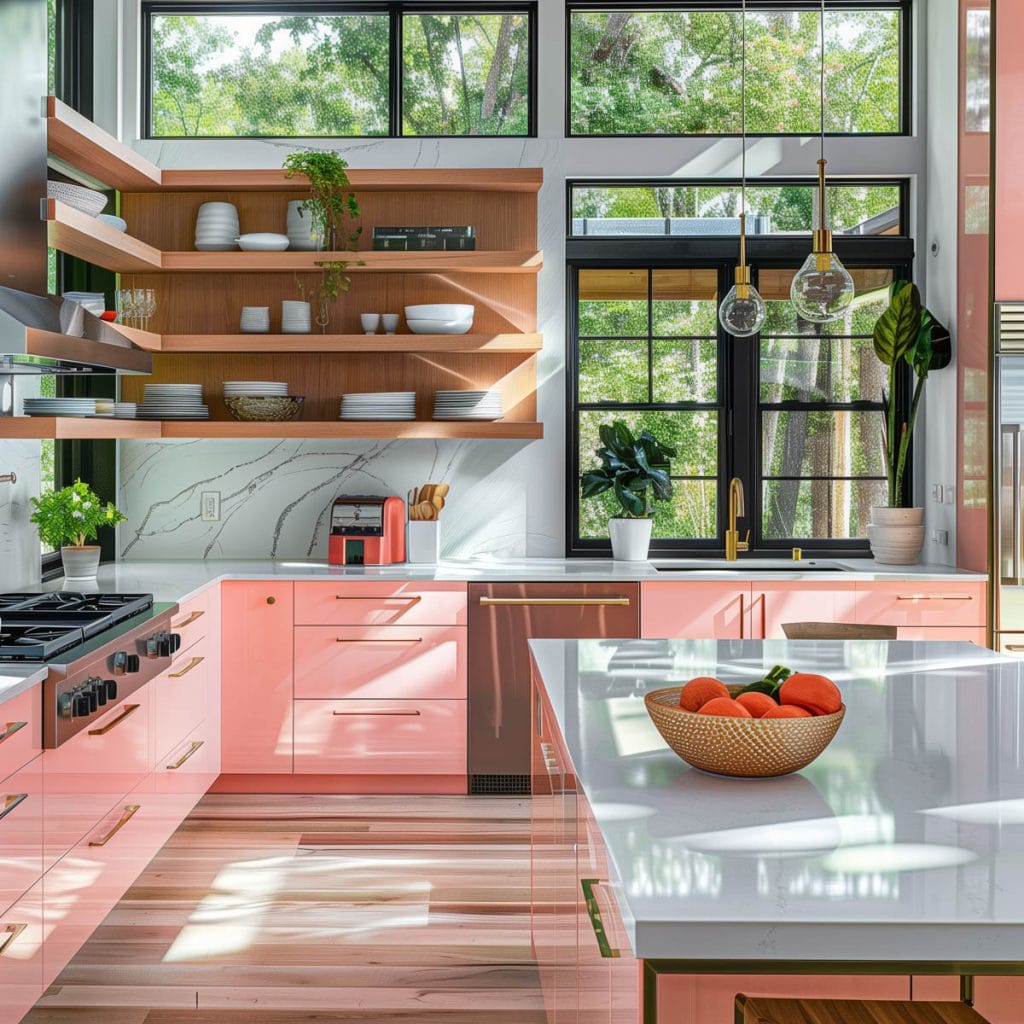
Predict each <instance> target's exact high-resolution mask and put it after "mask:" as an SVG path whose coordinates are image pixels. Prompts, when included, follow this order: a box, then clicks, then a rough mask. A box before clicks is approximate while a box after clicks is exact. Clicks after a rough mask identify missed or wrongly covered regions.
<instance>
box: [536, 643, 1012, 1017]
mask: <svg viewBox="0 0 1024 1024" xmlns="http://www.w3.org/2000/svg"><path fill="white" fill-rule="evenodd" d="M531 651H532V655H533V659H534V671H535V702H536V703H535V727H536V729H535V731H536V735H535V739H534V750H535V754H534V792H535V796H534V802H535V813H534V836H535V870H534V878H535V885H536V893H535V897H536V902H537V903H538V905H539V906H540V907H541V908H542V910H541V911H540V912H538V913H537V915H536V916H535V935H534V940H535V946H536V947H537V956H538V961H539V963H540V965H541V973H542V979H543V980H544V982H545V1000H546V1003H547V1004H548V1006H549V1009H551V1008H554V1009H555V1010H556V1011H559V1012H556V1016H557V1017H558V1018H559V1019H561V1017H560V1015H559V1014H560V1013H564V1012H565V1001H566V999H567V998H569V999H570V1001H571V997H569V995H568V993H569V992H570V991H571V989H572V988H573V987H575V988H576V989H577V991H578V995H577V997H576V1001H577V1012H578V1014H579V1019H580V1020H583V1019H587V1020H590V1019H593V1013H594V1011H595V1006H594V1005H587V1001H588V999H589V998H591V994H592V993H593V991H594V988H595V985H596V986H597V988H598V989H600V991H601V992H602V993H605V994H607V992H608V991H609V989H608V985H610V986H611V992H612V996H613V998H612V999H611V1001H610V1003H609V1004H608V1006H609V1008H608V1009H607V1010H605V1011H601V1012H602V1013H610V1014H611V1018H610V1019H612V1020H616V1021H619V1020H622V1021H626V1020H630V1019H637V1014H640V1015H641V1016H642V1019H643V1020H645V1021H648V1020H651V1021H653V1020H656V1019H657V1015H658V1004H659V1001H660V1003H661V1004H662V1006H663V1009H664V1008H665V1007H666V1006H667V1007H668V1008H670V1009H671V1013H672V1016H671V1019H672V1020H673V1021H677V1022H679V1021H682V1022H688V1021H691V1020H693V1021H698V1020H709V1021H710V1020H719V1021H727V1020H729V1019H731V1017H730V1014H731V1004H732V997H733V995H734V994H735V993H736V992H740V991H746V992H747V993H748V994H766V995H767V994H778V995H785V994H802V995H806V996H829V995H831V996H835V997H840V996H845V997H860V998H904V999H906V998H909V995H908V992H909V991H910V990H911V988H913V991H914V994H915V995H916V996H917V997H919V998H920V997H922V994H923V993H927V992H931V993H932V995H933V997H934V993H935V992H936V991H941V992H942V994H943V995H944V996H945V997H946V998H956V996H957V992H958V991H959V985H960V982H959V980H957V979H958V978H959V977H964V978H968V979H970V978H971V976H975V975H977V976H979V977H978V978H977V980H976V982H971V981H965V982H964V985H965V990H966V991H967V992H968V993H969V992H970V991H971V985H972V984H977V985H978V986H979V987H980V991H981V996H982V998H981V999H980V1002H979V1009H981V1011H982V1012H983V1013H985V1012H986V1011H985V1009H984V1007H983V1006H982V1005H980V1003H981V1002H983V1001H984V998H983V997H984V994H985V992H986V991H991V989H986V987H985V986H986V984H991V982H992V979H991V978H988V977H986V978H982V977H980V976H983V975H984V976H998V975H1019V974H1021V973H1024V871H1022V870H1021V865H1022V863H1024V753H1022V751H1024V714H1022V712H1024V669H1022V666H1021V664H1020V663H1019V662H1017V661H1013V660H1008V659H1004V658H1002V657H1000V656H999V655H996V654H994V653H992V652H991V651H987V650H982V649H979V648H977V647H974V646H971V645H967V644H956V643H943V642H941V641H938V642H936V641H932V642H928V643H915V642H904V641H896V642H882V641H853V642H838V641H828V642H811V641H757V640H750V641H711V640H708V641H702V640H694V641H686V640H676V641H659V640H641V641H559V640H547V641H533V642H531ZM776 664H784V665H787V666H789V667H790V668H794V669H804V670H810V671H818V672H822V673H824V674H826V675H828V676H830V677H831V678H833V679H834V680H835V681H836V682H837V684H838V685H839V686H840V688H841V689H842V691H843V696H844V700H845V703H846V705H847V714H846V719H845V721H844V723H843V725H842V727H841V728H840V731H839V733H838V735H837V736H836V738H835V740H834V741H833V743H832V744H831V746H830V747H829V748H828V749H827V750H826V751H825V752H824V753H823V754H822V756H821V757H820V758H819V759H818V760H817V761H816V762H814V763H813V764H811V765H810V766H809V767H808V768H806V769H804V771H802V772H800V773H798V774H795V775H791V776H788V777H784V778H780V779H774V780H771V779H769V780H756V781H755V780H751V781H747V780H737V779H727V778H719V777H714V776H710V775H706V774H703V773H701V772H698V771H695V770H693V769H691V768H689V767H688V766H687V765H686V764H685V763H683V762H682V761H681V760H680V759H679V758H678V757H676V755H675V754H673V753H672V752H671V751H670V750H669V749H668V748H667V747H666V745H665V744H664V742H663V740H662V739H661V738H660V736H659V735H658V733H657V732H656V731H655V729H654V727H653V725H652V724H651V722H650V720H649V718H648V716H647V714H646V711H645V709H644V704H643V694H644V693H645V692H646V691H649V690H652V689H655V688H657V687H659V686H664V685H671V684H672V683H673V682H682V681H685V680H687V679H689V678H691V677H693V676H696V675H715V676H718V677H719V678H722V679H723V680H724V681H726V682H750V681H753V680H755V679H758V678H760V677H761V676H762V675H763V674H764V673H765V672H766V671H767V670H768V669H770V668H771V667H772V666H773V665H776ZM573 927H575V934H576V942H575V949H573V948H572V946H573V944H572V941H571V935H572V931H573ZM602 963H603V965H604V966H605V971H604V974H605V975H607V977H608V979H610V980H608V981H607V983H606V978H605V977H604V976H602V974H601V972H600V967H601V965H602ZM638 972H639V974H640V975H641V978H642V985H641V986H640V994H639V995H637V985H636V975H637V973H638ZM846 974H849V975H859V976H861V977H859V978H857V979H853V980H852V981H851V980H850V979H845V980H844V979H843V978H842V977H841V976H842V975H846ZM630 975H632V977H630ZM728 975H739V976H740V977H732V978H729V977H724V976H728ZM775 975H778V976H785V975H789V976H793V975H804V976H806V977H804V978H803V979H799V980H798V979H797V978H794V977H789V978H785V977H780V978H773V976H775ZM924 975H927V976H936V977H929V978H927V979H922V978H921V977H920V976H924ZM864 976H867V978H865V977H864ZM914 976H918V978H917V981H918V984H917V985H916V986H912V985H911V984H910V979H911V978H912V977H914ZM573 977H574V978H575V982H576V984H575V986H573V985H572V984H570V979H572V978H573ZM995 980H996V982H998V983H1001V984H1002V985H1003V986H1005V985H1006V984H1007V981H1006V979H1005V978H997V979H995ZM1010 984H1015V982H1010ZM851 985H852V988H851ZM954 985H955V987H953V986H954ZM844 986H845V987H844ZM943 986H945V987H943ZM1003 993H1004V995H1005V989H1004V990H1003ZM605 1001H607V1000H605ZM596 1002H597V1003H601V1002H602V1000H601V999H598V1000H597V1001H596ZM637 1002H639V1003H640V1004H641V1005H639V1006H637V1005H636V1003H637ZM1018 1006H1019V1002H1018ZM723 1014H724V1015H723ZM569 1016H571V1013H570V1014H569ZM662 1019H663V1020H667V1019H669V1017H668V1015H667V1014H666V1013H665V1012H663V1013H662ZM990 1019H992V1020H999V1019H1001V1018H999V1016H998V1015H995V1014H994V1015H991V1016H990Z"/></svg>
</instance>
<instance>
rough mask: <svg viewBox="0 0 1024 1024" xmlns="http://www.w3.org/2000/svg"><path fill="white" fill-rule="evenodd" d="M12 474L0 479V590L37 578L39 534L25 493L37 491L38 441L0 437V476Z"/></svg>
mask: <svg viewBox="0 0 1024 1024" xmlns="http://www.w3.org/2000/svg"><path fill="white" fill-rule="evenodd" d="M6 473H14V474H16V476H17V478H18V480H17V483H14V484H9V483H0V591H2V590H17V589H18V588H20V587H27V586H31V585H33V584H35V583H38V582H39V535H38V534H37V533H36V528H35V527H34V526H33V525H32V524H31V523H30V522H29V519H28V517H29V516H30V515H31V514H32V506H31V504H30V503H29V497H31V496H34V495H37V494H38V493H39V442H38V441H9V440H3V439H0V476H3V475H4V474H6Z"/></svg>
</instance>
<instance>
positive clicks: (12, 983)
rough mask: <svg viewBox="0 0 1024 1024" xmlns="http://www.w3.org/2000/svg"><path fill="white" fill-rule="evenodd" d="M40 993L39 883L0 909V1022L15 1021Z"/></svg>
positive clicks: (40, 932) (41, 928)
mask: <svg viewBox="0 0 1024 1024" xmlns="http://www.w3.org/2000/svg"><path fill="white" fill-rule="evenodd" d="M42 994H43V885H42V882H37V883H36V884H35V885H33V886H32V888H31V889H29V890H28V892H26V893H25V894H24V895H23V896H22V897H21V898H20V899H19V900H18V901H17V902H16V903H13V904H12V905H11V906H9V907H6V908H4V909H0V1021H3V1022H4V1024H15V1022H16V1021H19V1020H21V1018H22V1017H23V1016H24V1015H25V1014H26V1013H27V1012H28V1011H29V1010H30V1009H31V1008H32V1006H33V1005H34V1004H35V1003H36V1001H37V1000H38V999H39V997H40V996H41V995H42Z"/></svg>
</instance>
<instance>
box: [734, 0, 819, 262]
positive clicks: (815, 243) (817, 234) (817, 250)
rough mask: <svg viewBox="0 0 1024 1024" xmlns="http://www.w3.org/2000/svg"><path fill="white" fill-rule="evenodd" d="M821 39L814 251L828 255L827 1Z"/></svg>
mask: <svg viewBox="0 0 1024 1024" xmlns="http://www.w3.org/2000/svg"><path fill="white" fill-rule="evenodd" d="M744 2H746V0H744ZM820 37H821V75H820V78H819V84H818V89H819V92H818V95H819V100H820V103H821V111H820V121H819V128H820V141H821V155H820V157H819V159H818V230H817V231H815V233H814V251H815V252H816V253H828V252H831V251H832V233H831V232H830V231H829V227H828V207H827V205H826V202H825V165H826V161H825V0H821V25H820ZM819 269H827V268H819Z"/></svg>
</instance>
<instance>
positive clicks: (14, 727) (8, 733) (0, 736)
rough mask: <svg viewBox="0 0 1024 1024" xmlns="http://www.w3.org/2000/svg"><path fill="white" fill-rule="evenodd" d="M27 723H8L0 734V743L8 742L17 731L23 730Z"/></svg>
mask: <svg viewBox="0 0 1024 1024" xmlns="http://www.w3.org/2000/svg"><path fill="white" fill-rule="evenodd" d="M26 725H28V722H8V723H7V728H5V729H4V731H3V732H0V743H3V741H4V740H9V739H10V738H11V737H12V736H13V735H14V734H15V733H16V732H17V731H18V730H19V729H24V728H25V726H26Z"/></svg>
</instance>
